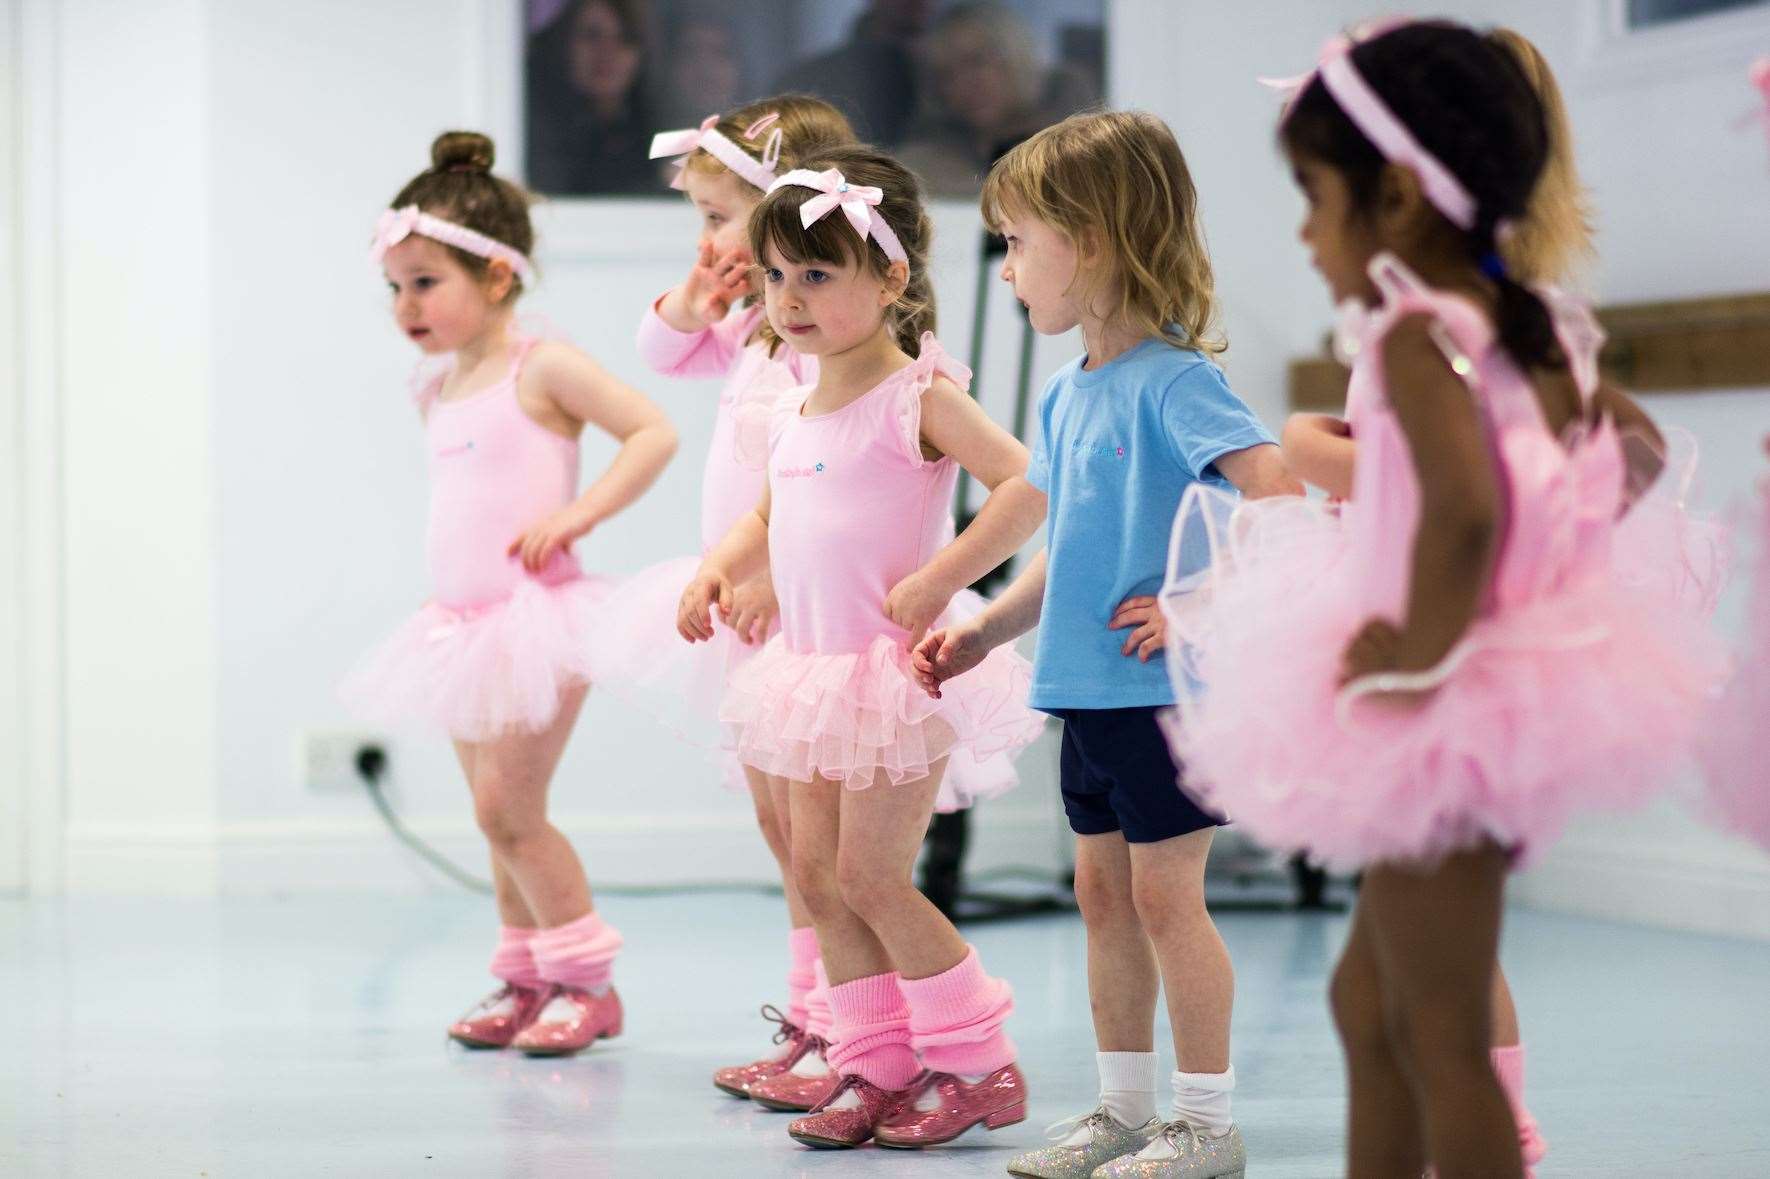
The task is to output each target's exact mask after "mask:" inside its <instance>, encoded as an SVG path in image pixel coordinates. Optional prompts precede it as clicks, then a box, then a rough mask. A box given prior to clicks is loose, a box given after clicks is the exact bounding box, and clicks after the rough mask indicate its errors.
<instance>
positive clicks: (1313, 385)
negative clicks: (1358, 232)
mask: <svg viewBox="0 0 1770 1179" xmlns="http://www.w3.org/2000/svg"><path fill="white" fill-rule="evenodd" d="M1598 321H1599V322H1600V323H1602V324H1603V325H1604V330H1605V331H1606V332H1607V333H1608V334H1609V336H1610V339H1609V340H1608V341H1606V343H1605V345H1604V351H1603V353H1602V354H1601V355H1600V357H1599V364H1600V365H1601V366H1602V368H1603V370H1604V376H1605V377H1606V379H1608V380H1610V381H1612V382H1614V383H1615V384H1617V385H1618V386H1620V387H1622V388H1624V389H1628V390H1630V391H1631V392H1636V393H1697V392H1707V391H1710V390H1715V389H1763V388H1770V291H1764V292H1754V293H1750V294H1743V295H1717V296H1713V297H1710V298H1703V299H1673V300H1669V301H1665V302H1658V303H1619V304H1617V305H1615V306H1613V307H1600V308H1599V309H1598ZM1346 376H1347V373H1346V369H1345V368H1344V367H1342V366H1341V365H1340V364H1339V363H1338V362H1337V361H1335V360H1334V359H1332V358H1331V357H1328V356H1309V357H1299V358H1298V359H1296V360H1293V361H1292V362H1291V366H1290V403H1291V408H1292V409H1293V410H1306V411H1312V412H1318V413H1337V412H1338V411H1339V410H1340V409H1341V408H1343V407H1344V405H1345V403H1346Z"/></svg>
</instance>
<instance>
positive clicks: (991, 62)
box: [522, 0, 1107, 197]
mask: <svg viewBox="0 0 1770 1179" xmlns="http://www.w3.org/2000/svg"><path fill="white" fill-rule="evenodd" d="M1106 3H1107V0H523V38H524V41H523V54H522V58H523V114H524V142H525V145H526V160H525V163H526V173H527V178H528V183H529V186H530V187H531V188H533V189H534V190H535V191H536V192H539V193H544V194H548V195H551V196H568V197H570V196H648V195H649V196H667V195H671V193H670V190H669V188H668V187H667V180H668V178H669V175H670V171H669V168H668V166H667V162H660V161H654V160H649V159H647V158H646V156H647V150H648V148H649V146H650V143H651V137H652V134H653V133H654V132H656V131H661V130H668V129H674V128H677V127H690V126H694V125H695V124H697V123H699V122H700V121H701V120H702V119H703V118H705V117H706V116H707V115H709V114H714V113H717V112H720V111H725V110H729V109H731V108H732V107H734V106H738V105H740V104H742V103H745V102H748V101H751V100H753V99H756V98H760V97H763V96H765V95H769V94H778V93H784V92H787V91H799V92H803V93H810V94H816V95H818V96H820V97H822V98H825V99H828V100H829V101H830V102H831V103H833V104H834V105H836V106H837V107H839V108H840V109H841V110H842V111H843V113H845V114H846V115H847V116H848V117H849V120H850V121H851V122H852V123H853V124H854V126H855V130H856V132H857V133H858V134H859V135H860V136H861V138H863V139H866V140H869V141H871V142H874V143H877V144H879V145H880V146H882V147H885V148H887V149H889V150H891V151H893V152H895V153H897V154H898V155H899V156H900V157H901V158H902V159H903V161H904V162H905V163H906V164H908V165H909V166H910V167H911V168H913V169H915V170H916V172H917V173H918V174H919V175H921V176H922V178H923V180H924V182H925V183H926V184H927V185H928V188H929V191H930V192H931V193H933V194H934V195H937V196H954V197H965V196H974V195H976V193H977V190H978V187H979V185H980V184H981V182H982V179H983V175H984V173H985V172H987V171H988V170H989V165H990V164H991V163H992V162H993V161H994V160H995V159H996V158H997V157H998V156H999V155H1001V153H1002V152H1003V151H1005V150H1007V148H1009V147H1011V146H1012V145H1013V144H1015V143H1018V142H1019V141H1020V140H1022V139H1024V138H1026V137H1027V136H1028V135H1030V134H1032V133H1033V132H1035V131H1037V130H1039V129H1040V128H1041V127H1045V126H1048V125H1049V124H1051V123H1053V122H1056V121H1057V120H1059V119H1062V118H1063V117H1064V116H1066V115H1069V114H1072V113H1073V112H1075V111H1078V110H1082V109H1085V108H1087V107H1090V106H1094V105H1097V104H1099V103H1101V102H1102V101H1103V100H1104V99H1105V97H1106V93H1105V91H1106V35H1105V22H1106V11H1105V9H1106Z"/></svg>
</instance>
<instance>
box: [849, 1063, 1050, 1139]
mask: <svg viewBox="0 0 1770 1179" xmlns="http://www.w3.org/2000/svg"><path fill="white" fill-rule="evenodd" d="M904 1093H905V1096H904V1099H903V1100H902V1101H901V1102H899V1103H898V1105H897V1108H896V1109H894V1110H893V1111H892V1112H891V1114H890V1116H889V1117H887V1118H886V1119H885V1120H884V1121H883V1122H881V1123H880V1124H879V1127H878V1129H876V1130H875V1131H874V1132H873V1141H874V1142H877V1143H878V1144H879V1145H880V1146H890V1147H894V1148H896V1149H899V1150H916V1149H918V1148H920V1147H924V1146H939V1145H940V1144H941V1143H943V1142H951V1141H952V1140H953V1139H955V1138H957V1137H958V1136H959V1135H961V1134H963V1133H964V1132H965V1131H967V1130H969V1129H970V1128H971V1127H973V1126H975V1125H977V1123H979V1122H982V1123H983V1125H984V1128H985V1129H987V1130H1000V1129H1001V1128H1002V1127H1003V1126H1012V1125H1014V1124H1015V1123H1017V1122H1024V1121H1025V1120H1026V1078H1025V1077H1024V1076H1022V1075H1021V1073H1020V1066H1019V1065H1017V1064H1010V1065H1008V1066H1006V1067H1004V1068H999V1069H997V1070H996V1071H995V1072H993V1073H991V1074H990V1075H989V1076H987V1077H985V1078H984V1079H983V1080H981V1081H979V1082H977V1083H976V1084H975V1085H973V1084H968V1083H967V1082H965V1081H964V1080H963V1079H961V1078H959V1077H955V1076H954V1075H953V1074H951V1073H923V1074H922V1075H921V1076H920V1077H918V1078H916V1080H915V1081H914V1082H912V1083H911V1085H910V1087H909V1088H908V1089H906V1090H905V1091H904ZM929 1098H935V1099H938V1102H939V1104H937V1105H933V1108H922V1107H926V1106H929V1105H931V1104H932V1102H931V1101H930V1100H929Z"/></svg>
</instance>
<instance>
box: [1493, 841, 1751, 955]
mask: <svg viewBox="0 0 1770 1179" xmlns="http://www.w3.org/2000/svg"><path fill="white" fill-rule="evenodd" d="M1511 894H1512V898H1513V899H1514V900H1516V901H1519V902H1522V903H1524V904H1527V905H1530V906H1532V907H1533V908H1538V909H1548V910H1552V911H1555V912H1561V913H1574V914H1578V915H1580V916H1585V917H1602V918H1606V919H1609V920H1613V921H1626V922H1631V923H1634V924H1640V925H1654V926H1659V927H1661V928H1665V929H1678V930H1686V931H1689V932H1692V933H1712V934H1721V935H1724V936H1727V937H1742V938H1753V939H1761V940H1765V941H1770V858H1766V857H1765V856H1764V855H1763V854H1762V853H1760V852H1757V851H1756V850H1755V849H1753V848H1751V847H1749V846H1748V845H1746V844H1744V843H1743V842H1736V841H1730V840H1729V841H1723V840H1722V838H1721V837H1720V836H1715V837H1713V841H1712V842H1711V841H1706V840H1705V841H1704V842H1703V843H1702V844H1701V845H1699V846H1698V847H1690V846H1688V845H1686V844H1683V843H1678V844H1675V845H1674V846H1672V847H1663V846H1658V845H1656V844H1654V843H1653V842H1652V841H1650V840H1626V841H1625V840H1618V839H1616V838H1614V837H1609V838H1607V837H1604V836H1602V835H1586V836H1581V835H1578V834H1574V835H1570V836H1568V837H1567V838H1566V839H1564V840H1563V841H1562V842H1561V844H1560V845H1558V846H1557V847H1556V848H1555V849H1554V850H1553V851H1552V852H1551V853H1550V854H1549V856H1548V857H1547V858H1546V859H1545V860H1544V862H1543V863H1542V864H1541V865H1540V866H1539V867H1537V868H1534V869H1532V870H1531V871H1530V872H1527V873H1525V874H1524V875H1523V876H1521V877H1519V878H1518V879H1517V880H1516V881H1515V882H1514V884H1513V886H1512V889H1511Z"/></svg>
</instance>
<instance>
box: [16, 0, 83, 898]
mask: <svg viewBox="0 0 1770 1179" xmlns="http://www.w3.org/2000/svg"><path fill="white" fill-rule="evenodd" d="M56 9H57V5H56V3H55V0H0V61H4V62H5V63H6V77H7V78H8V79H9V80H8V81H7V82H6V83H5V84H4V86H3V87H0V118H3V119H4V123H5V126H4V128H3V129H0V159H3V160H4V162H5V165H6V170H5V187H4V191H3V192H0V232H3V233H4V239H3V240H0V272H3V273H0V358H3V360H0V363H4V365H5V370H4V372H0V383H3V386H4V387H3V388H0V538H3V540H0V674H3V675H4V679H3V680H0V891H8V892H14V893H17V892H24V893H28V894H32V895H46V894H54V893H59V892H61V891H62V889H63V884H64V864H65V830H66V823H65V821H64V807H65V803H66V794H67V791H66V781H67V774H66V765H67V758H66V756H65V741H66V732H67V727H66V715H67V709H66V699H67V695H66V684H67V679H66V650H67V644H66V642H65V633H66V632H65V629H64V624H63V609H62V601H63V597H64V594H63V587H64V584H65V578H64V568H65V566H64V560H63V549H64V542H63V538H64V535H65V529H64V527H63V520H64V512H63V496H62V488H61V480H62V454H63V446H62V437H63V431H62V414H61V363H60V359H61V353H62V346H63V345H62V331H61V326H62V321H63V317H62V314H61V307H60V300H61V284H60V281H59V276H60V270H61V268H60V260H61V235H60V218H59V216H58V188H59V185H58V176H57V172H56V160H57V156H58V154H59V153H58V152H57V131H58V113H59V112H58V109H57V107H58V103H57V97H58V96H57V90H58V79H59V76H60V61H59V37H58V35H57V23H58V21H57V11H56Z"/></svg>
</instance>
